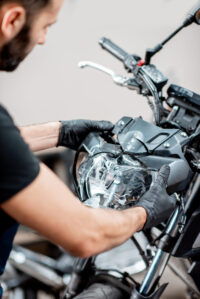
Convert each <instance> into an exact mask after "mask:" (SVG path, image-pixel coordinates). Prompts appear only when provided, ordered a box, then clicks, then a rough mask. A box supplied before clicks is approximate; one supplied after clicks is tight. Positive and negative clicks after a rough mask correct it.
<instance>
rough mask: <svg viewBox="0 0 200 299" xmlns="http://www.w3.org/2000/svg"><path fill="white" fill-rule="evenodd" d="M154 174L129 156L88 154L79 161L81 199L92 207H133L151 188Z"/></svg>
mask: <svg viewBox="0 0 200 299" xmlns="http://www.w3.org/2000/svg"><path fill="white" fill-rule="evenodd" d="M153 177H154V173H153V172H151V171H150V170H148V169H147V168H146V167H145V166H144V165H143V164H142V163H141V162H140V161H139V160H137V159H134V158H132V157H130V156H129V155H119V156H118V157H113V156H112V155H110V154H107V153H99V154H96V155H94V156H86V157H84V158H83V159H82V161H81V162H80V163H79V164H78V168H77V181H78V185H79V190H80V195H81V200H83V201H85V204H87V205H89V206H93V207H109V208H115V209H121V208H125V207H127V206H131V205H133V204H134V203H135V201H137V200H138V199H140V197H141V196H142V195H143V194H144V193H145V192H146V191H147V190H148V189H149V187H150V185H151V183H152V180H153Z"/></svg>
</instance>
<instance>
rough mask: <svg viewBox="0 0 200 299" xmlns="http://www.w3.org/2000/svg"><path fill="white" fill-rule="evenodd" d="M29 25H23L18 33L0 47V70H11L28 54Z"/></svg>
mask: <svg viewBox="0 0 200 299" xmlns="http://www.w3.org/2000/svg"><path fill="white" fill-rule="evenodd" d="M29 45H30V26H28V25H27V24H25V25H24V27H23V28H22V30H21V31H20V32H19V33H18V35H17V36H16V37H15V38H14V39H13V40H11V41H10V42H8V43H7V44H6V45H4V46H3V47H2V49H0V70H1V71H7V72H12V71H14V70H15V69H16V68H17V67H18V65H19V64H20V62H21V61H23V60H24V59H25V58H26V56H27V55H28V48H29Z"/></svg>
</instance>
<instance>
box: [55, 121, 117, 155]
mask: <svg viewBox="0 0 200 299" xmlns="http://www.w3.org/2000/svg"><path fill="white" fill-rule="evenodd" d="M61 124H62V127H61V131H60V136H59V141H58V144H57V146H66V147H69V148H71V149H73V150H77V149H78V148H79V146H80V145H81V143H82V142H83V140H84V139H85V138H86V137H87V135H88V134H89V133H90V132H94V131H96V132H104V131H111V130H112V129H113V127H114V126H113V124H112V123H111V122H109V121H92V120H85V119H77V120H67V121H61Z"/></svg>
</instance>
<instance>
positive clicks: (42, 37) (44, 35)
mask: <svg viewBox="0 0 200 299" xmlns="http://www.w3.org/2000/svg"><path fill="white" fill-rule="evenodd" d="M46 36H47V30H45V31H44V32H43V33H42V34H41V36H40V37H39V40H38V45H44V44H45V43H46Z"/></svg>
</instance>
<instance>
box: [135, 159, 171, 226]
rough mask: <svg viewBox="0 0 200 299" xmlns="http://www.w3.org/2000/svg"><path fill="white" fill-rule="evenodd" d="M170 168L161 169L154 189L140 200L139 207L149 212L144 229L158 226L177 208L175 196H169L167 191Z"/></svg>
mask: <svg viewBox="0 0 200 299" xmlns="http://www.w3.org/2000/svg"><path fill="white" fill-rule="evenodd" d="M169 173H170V167H169V166H168V165H164V166H162V167H161V169H160V171H159V173H158V175H157V178H156V180H155V182H154V183H153V185H152V187H151V188H150V189H149V190H148V191H147V192H146V193H145V194H144V195H143V196H142V197H141V198H140V200H139V202H138V203H137V204H136V206H137V207H143V208H144V209H145V210H146V212H147V220H146V223H145V225H144V227H143V229H146V228H150V227H152V226H156V225H157V224H159V223H161V222H162V221H164V220H166V219H167V218H168V217H169V216H170V215H171V213H172V212H173V210H174V209H175V206H176V198H175V196H174V195H172V196H169V195H168V194H167V191H166V187H167V180H168V177H169Z"/></svg>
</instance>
